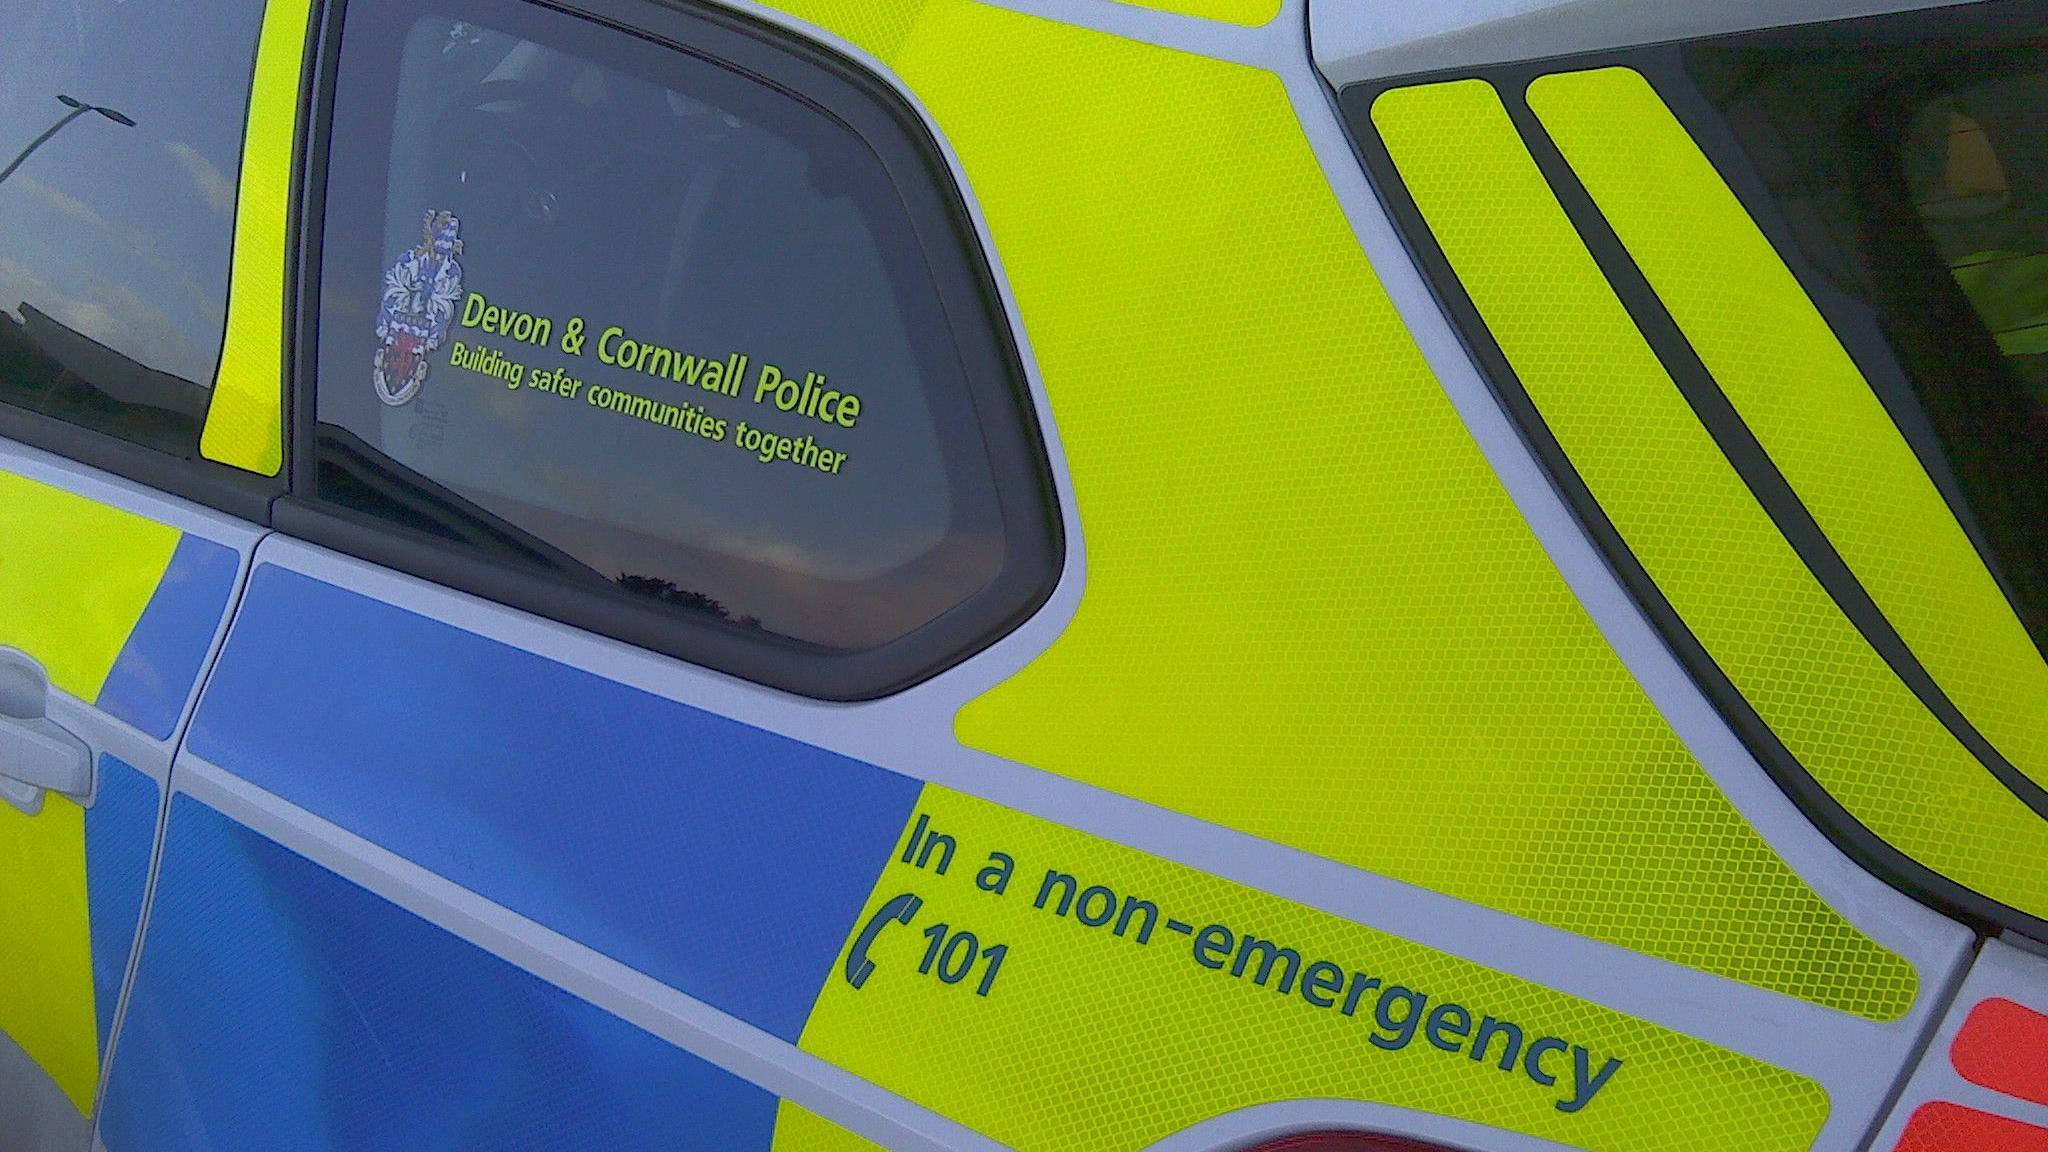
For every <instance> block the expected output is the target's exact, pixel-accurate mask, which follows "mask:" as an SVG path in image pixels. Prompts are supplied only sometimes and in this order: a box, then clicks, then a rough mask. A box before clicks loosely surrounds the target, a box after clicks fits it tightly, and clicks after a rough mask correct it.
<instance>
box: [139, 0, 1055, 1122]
mask: <svg viewBox="0 0 2048 1152" xmlns="http://www.w3.org/2000/svg"><path fill="white" fill-rule="evenodd" d="M584 7H585V9H586V11H585V12H584V13H582V14H577V15H571V14H569V13H566V12H562V11H559V10H556V9H554V8H552V7H546V6H541V5H536V4H529V3H525V2H524V0H450V2H448V3H437V4H434V5H427V6H424V7H423V6H420V5H417V4H414V3H412V2H410V0H403V2H401V0H389V2H385V0H351V3H350V4H349V5H348V6H347V10H346V15H345V16H344V15H343V14H342V13H341V10H340V8H339V6H331V8H330V10H329V11H328V12H327V13H326V14H325V17H324V20H325V23H324V25H323V26H322V27H321V28H320V30H319V31H318V33H317V35H316V42H317V45H318V48H319V51H318V52H316V53H315V54H314V55H312V56H310V57H309V63H308V67H309V68H313V69H315V70H316V71H315V75H316V76H318V77H319V79H317V80H316V81H314V82H313V83H312V90H313V91H316V92H317V93H318V94H319V95H318V100H319V103H318V105H317V111H316V112H315V114H314V116H313V117H312V119H311V121H310V135H309V138H308V143H307V145H306V147H307V149H308V151H309V155H311V156H312V157H313V160H312V164H311V169H312V171H313V172H314V173H315V177H314V180H315V182H314V184H313V185H312V187H311V188H310V189H309V193H308V197H307V199H306V201H305V203H304V206H303V208H302V211H303V212H304V213H305V218H306V221H307V223H306V230H307V234H308V236H309V237H310V238H312V239H314V240H317V241H318V243H317V245H309V246H308V248H307V249H306V252H305V255H304V256H303V257H302V264H301V267H302V271H303V275H304V277H305V284H304V287H305V292H306V295H305V297H304V304H303V307H302V309H301V313H300V316H301V319H302V324H301V326H300V327H299V329H298V330H297V335H298V337H299V341H300V342H299V345H298V347H299V349H300V352H301V355H300V359H299V360H298V362H297V367H298V373H299V379H298V385H297V390H296V392H295V394H294V400H293V403H294V406H295V409H296V411H297V413H298V416H299V418H300V421H301V423H300V425H299V428H298V433H299V434H298V436H297V438H296V439H295V440H294V441H293V443H292V445H291V455H292V474H293V480H294V485H293V487H294V491H293V494H292V495H291V496H290V497H288V498H287V499H285V500H283V501H281V502H280V503H279V505H278V507H277V509H276V513H275V524H276V527H277V529H278V531H277V532H276V533H275V534H273V535H271V536H270V537H268V538H267V539H266V540H265V541H264V542H263V544H262V546H261V547H259V548H258V549H257V552H256V555H255V558H254V567H253V571H252V573H251V575H250V579H249V584H248V588H247V592H246V594H245V595H244V597H243V598H242V600H241V603H240V607H239V609H238V611H237V614H236V617H235V623H234V625H233V628H232V630H231V631H230V633H229V635H228V637H227V639H226V641H225V644H224V646H223V648H222V650H221V652H220V656H219V659H218V661H217V663H216V665H215V667H214V670H213V672H212V675H211V677H210V678H209V681H208V683H207V686H206V690H205V693H204V696H203V698H202V699H201V701H200V703H199V706H198V712H197V716H196V718H195V721H194V725H193V727H192V729H191V733H190V736H189V738H188V739H187V740H186V741H185V743H184V746H183V749H182V751H181V753H180V755H179V758H178V761H177V767H176V772H175V774H174V781H173V786H172V794H171V797H170V800H169V802H168V812H167V816H166V825H165V829H166V830H165V834H164V852H163V859H162V865H161V869H160V873H159V878H158V881H157V884H156V888H155V890H154V898H153V902H152V905H151V911H150V915H149V920H148V927H147V932H146V940H145V943H144V944H143V946H142V948H141V951H140V959H139V962H138V964H137V967H136V970H135V973H134V977H133V988H132V993H131V995H130V998H129V1003H128V1009H127V1013H126V1016H125V1019H124V1022H123V1026H122V1030H121V1035H120V1039H119V1043H118V1046H117V1052H116V1055H115V1058H114V1061H113V1065H112V1069H111V1072H110V1074H109V1080H108V1087H107V1092H106V1102H105V1106H104V1108H103V1111H102V1114H101V1122H100V1127H99V1136H100V1139H101V1140H102V1141H103V1142H104V1144H105V1146H106V1147H108V1148H110V1149H116V1150H119V1152H143V1150H147V1149H169V1148H191V1149H208V1150H220V1152H226V1150H232V1149H242V1148H249V1149H255V1148H272V1147H276V1146H277V1144H278V1142H279V1140H280V1138H281V1134H284V1135H283V1136H282V1138H283V1139H285V1140H286V1141H287V1142H289V1143H290V1144H292V1145H293V1146H304V1147H331V1148H353V1147H362V1148H391V1147H436V1148H452V1147H483V1146H491V1147H505V1146H511V1147H604V1148H619V1149H624V1148H650V1149H651V1148H664V1149H674V1148H701V1149H706V1150H717V1152H736V1150H744V1149H750V1148H751V1149H766V1148H768V1147H770V1146H771V1144H772V1145H773V1146H775V1147H848V1148H852V1147H856V1146H860V1145H861V1143H862V1142H861V1141H860V1140H859V1139H858V1138H856V1137H854V1136H853V1135H851V1134H849V1133H848V1132H846V1131H844V1130H842V1129H841V1128H839V1127H837V1126H835V1124H834V1123H832V1122H831V1121H828V1120H826V1119H822V1118H820V1114H825V1115H830V1116H832V1117H834V1118H835V1119H838V1120H840V1121H841V1122H844V1123H849V1124H852V1125H854V1126H856V1127H859V1128H861V1129H862V1130H864V1131H865V1132H866V1133H867V1134H868V1135H871V1136H876V1137H877V1138H886V1139H887V1140H889V1141H890V1142H891V1143H892V1144H897V1145H900V1146H910V1147H930V1146H938V1145H943V1146H947V1147H976V1146H981V1145H982V1144H983V1143H984V1142H982V1141H980V1140H979V1139H978V1138H977V1137H975V1136H974V1135H973V1134H972V1133H969V1132H967V1131H965V1130H963V1129H961V1128H959V1127H958V1126H957V1125H954V1124H952V1123H951V1122H948V1121H945V1120H943V1119H940V1118H939V1117H937V1116H935V1115H933V1114H931V1113H928V1112H924V1111H923V1110H921V1109H917V1108H915V1107H906V1106H903V1105H902V1104H901V1103H900V1102H898V1103H895V1104H890V1103H888V1101H889V1097H888V1096H887V1094H886V1093H884V1092H882V1091H881V1090H880V1089H877V1088H875V1087H873V1086H872V1085H867V1084H863V1083H861V1082H859V1081H857V1080H855V1079H854V1078H853V1077H852V1076H850V1075H848V1074H847V1073H844V1072H841V1071H839V1070H837V1069H835V1068H832V1067H831V1066H829V1065H827V1064H825V1063H823V1062H822V1061H820V1060H818V1059H817V1058H815V1057H807V1056H804V1055H802V1054H801V1053H799V1052H798V1051H797V1050H796V1049H795V1047H794V1045H795V1043H796V1041H797V1040H798V1038H799V1037H800V1035H801V1033H802V1031H803V1029H804V1026H805V1024H806V1021H807V1019H808V1017H809V1014H810V1010H811V1006H812V1003H813V1001H814V1000H815V999H816V997H817V995H818V993H819V991H820V989H821V987H822V986H823V984H824V983H825V982H826V981H827V980H828V979H830V980H839V979H841V978H842V977H841V974H840V971H839V967H838V965H837V964H836V960H837V957H838V954H839V952H840V951H841V948H842V946H843V945H844V943H845V941H846V940H847V938H848V937H849V936H850V935H851V934H852V933H853V931H854V929H855V927H856V918H857V916H858V915H859V914H860V913H861V912H862V909H863V906H864V904H865V903H866V901H867V899H868V897H869V895H870V891H871V889H872V888H873V886H874V884H875V882H876V878H877V876H878V875H879V873H880V872H881V870H882V868H883V865H884V863H885V862H886V861H887V860H888V859H889V858H890V857H891V855H892V853H893V851H894V849H895V847H896V845H897V842H898V841H899V839H900V837H901V835H902V833H903V831H904V829H905V828H906V827H908V826H909V824H910V822H911V817H912V808H913V805H914V804H915V802H916V800H917V797H918V795H919V790H920V785H919V783H918V782H917V781H915V780H913V779H911V778H909V777H907V776H904V775H900V774H898V773H895V772H891V771H887V770H884V769H882V768H880V767H876V766H874V765H873V764H872V763H868V762H863V761H862V760H860V759H857V758H854V757H850V756H847V755H844V754H841V753H839V752H835V751H832V750H830V749H829V748H828V747H825V746H821V743H822V742H821V741H819V740H817V738H816V737H815V736H814V735H813V736H809V737H808V738H795V737H792V736H791V735H787V734H783V733H786V732H788V731H790V730H791V729H792V728H796V729H801V730H805V731H807V732H809V733H815V732H818V731H820V730H827V729H830V728H834V727H847V728H852V727H859V726H861V725H868V724H876V723H880V722H881V721H879V720H877V719H868V718H867V717H869V716H870V715H871V713H870V712H869V711H868V709H869V708H871V707H874V706H869V705H857V704H853V703H849V702H850V701H857V700H861V699H863V698H869V697H874V696H876V695H878V694H883V693H888V692H892V691H894V690H896V689H899V688H901V687H903V686H904V685H906V684H910V683H914V682H917V681H922V680H928V679H929V678H930V677H931V676H933V675H934V674H936V673H939V672H942V671H943V670H945V669H947V668H949V667H952V666H954V665H956V664H958V663H959V662H960V661H961V660H963V659H966V658H968V657H971V656H973V655H974V653H976V652H977V651H979V650H981V649H982V648H984V647H986V645H987V644H988V643H989V642H991V641H992V640H994V639H995V638H997V637H998V636H999V635H1001V634H1002V633H1003V632H1004V631H1006V630H1007V629H1009V628H1010V627H1012V626H1013V625H1014V624H1015V622H1016V621H1018V620H1019V619H1021V618H1022V617H1023V616H1025V615H1027V614H1028V613H1029V612H1030V611H1031V610H1032V609H1033V608H1034V607H1036V606H1037V604H1038V603H1040V602H1042V600H1043V598H1044V595H1045V593H1046V590H1047V588H1048V587H1049V585H1050V583H1051V581H1052V579H1053V577H1054V576H1055V575H1056V573H1057V570H1058V569H1057V560H1056V556H1057V548H1058V543H1057V531H1056V529H1055V527H1054V524H1053V522H1052V513H1051V512H1050V510H1049V497H1048V489H1049V482H1048V481H1047V480H1046V478H1045V471H1046V465H1045V463H1044V460H1043V456H1042V454H1041V452H1040V451H1039V449H1038V448H1037V445H1036V437H1035V433H1034V432H1033V431H1032V424H1031V419H1030V414H1029V410H1028V408H1027V407H1026V402H1025V401H1024V399H1023V388H1022V382H1021V372H1020V369H1019V367H1018V364H1017V358H1016V354H1015V352H1014V350H1013V349H1012V348H1011V347H1010V343H1009V339H1008V336H1007V334H1006V328H1004V327H1003V326H1002V322H1001V319H1000V314H999V313H998V312H997V311H996V310H995V305H994V303H993V291H992V289H991V288H990V286H989V281H988V272H987V270H986V268H985V267H984V266H983V265H982V263H981V261H980V259H979V258H978V256H976V255H974V249H973V247H972V245H973V240H972V236H971V232H969V231H968V226H967V225H966V223H965V219H964V215H963V212H962V209H961V207H960V205H959V202H958V198H957V194H956V193H954V192H953V191H952V190H951V188H950V186H949V185H947V184H945V183H942V182H940V181H939V180H936V179H934V177H933V174H932V170H931V168H930V167H928V166H927V161H926V158H925V152H924V150H925V149H927V148H928V147H929V145H928V143H926V142H925V141H924V140H923V139H922V137H921V136H920V135H919V134H918V131H917V129H916V127H915V123H914V121H912V120H910V119H909V118H908V116H907V115H906V113H905V112H904V110H903V109H902V108H901V107H900V106H899V105H898V104H896V103H894V102H892V101H891V100H889V99H888V98H886V97H885V96H884V95H883V94H881V93H879V92H877V91H876V90H875V89H873V88H872V87H870V86H868V85H867V84H866V83H864V82H862V81H860V80H858V78H856V77H854V76H852V75H851V74H849V73H847V72H846V71H845V70H843V69H842V68H841V67H839V66H837V65H833V64H830V63H829V62H827V61H825V60H824V59H823V58H822V57H819V56H816V55H815V54H813V53H812V52H810V51H809V50H808V49H805V48H803V47H802V46H801V43H800V42H797V41H793V40H790V39H788V38H786V37H783V36H780V35H778V34H774V33H772V32H770V31H768V30H765V29H762V28H759V27H756V26H753V25H742V24H738V23H735V22H728V21H726V20H723V19H717V20H714V19H711V18H708V17H705V16H702V15H696V16H684V15H681V14H678V13H676V12H673V11H670V10H666V9H659V8H656V7H655V6H651V5H645V4H629V3H597V4H590V5H586V6H584ZM323 173H324V178H322V176H321V174H323ZM679 657H680V658H679ZM713 668H716V669H722V670H723V671H713V670H711V669H713ZM764 685H774V686H775V687H773V688H771V687H767V686H764ZM902 699H903V698H902V697H900V696H899V697H897V700H898V701H899V703H898V704H897V706H896V710H895V711H894V712H892V713H891V714H892V715H894V716H896V717H899V718H900V717H902V716H903V715H904V713H903V712H902V710H901V709H902V708H903V707H905V706H906V705H904V704H902V703H900V701H902ZM928 721H929V717H925V718H924V720H923V721H921V722H920V726H924V724H925V723H926V722H928ZM891 723H900V720H898V721H893V722H891ZM920 927H922V925H920ZM784 1097H788V1098H792V1099H793V1100H794V1101H795V1103H785V1102H784V1100H783V1099H782V1098H784Z"/></svg>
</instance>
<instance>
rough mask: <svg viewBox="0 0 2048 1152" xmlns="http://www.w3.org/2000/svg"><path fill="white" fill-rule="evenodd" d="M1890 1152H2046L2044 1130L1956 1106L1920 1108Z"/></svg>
mask: <svg viewBox="0 0 2048 1152" xmlns="http://www.w3.org/2000/svg"><path fill="white" fill-rule="evenodd" d="M1893 1152H2048V1128H2036V1127H2034V1126H2033V1125H2032V1124H2022V1123H2020V1122H2019V1121H2017V1120H2008V1119H2006V1118H2005V1117H2003V1116H1993V1115H1992V1114H1991V1113H1989V1112H1979V1111H1977V1110H1976V1109H1975V1108H1965V1107H1963V1106H1962V1105H1960V1104H1940V1103H1936V1104H1922V1105H1921V1106H1920V1109H1919V1111H1917V1112H1914V1113H1913V1118H1912V1119H1911V1120H1909V1121H1907V1123H1906V1132H1905V1135H1903V1136H1900V1137H1899V1142H1898V1144H1897V1145H1896V1147H1895V1148H1894V1149H1893Z"/></svg>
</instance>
